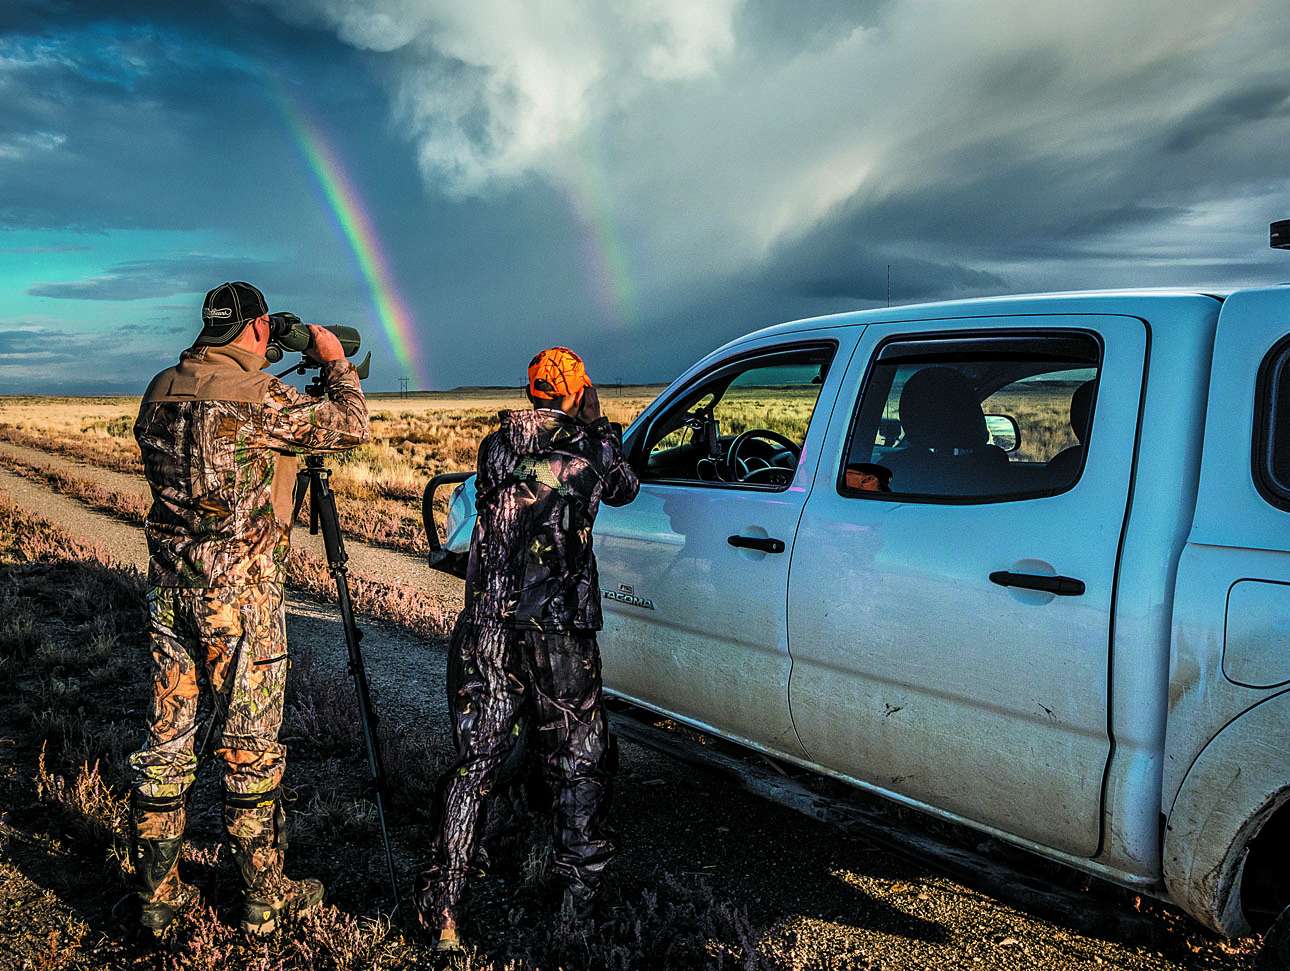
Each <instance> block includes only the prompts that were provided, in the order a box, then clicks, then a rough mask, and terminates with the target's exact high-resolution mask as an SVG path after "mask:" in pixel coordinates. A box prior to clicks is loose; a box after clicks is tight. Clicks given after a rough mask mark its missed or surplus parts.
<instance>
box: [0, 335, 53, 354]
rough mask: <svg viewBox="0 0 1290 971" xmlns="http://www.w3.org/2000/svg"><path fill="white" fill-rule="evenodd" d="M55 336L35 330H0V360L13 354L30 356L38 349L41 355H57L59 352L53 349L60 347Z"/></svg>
mask: <svg viewBox="0 0 1290 971" xmlns="http://www.w3.org/2000/svg"><path fill="white" fill-rule="evenodd" d="M57 336H58V335H51V334H50V333H49V332H47V331H42V330H39V329H36V328H18V329H16V330H0V358H5V357H9V356H10V355H15V354H31V353H33V352H34V350H35V349H40V352H41V353H42V354H58V353H60V352H58V351H57V350H55V349H56V348H58V347H59V346H60V344H61V341H60V340H58V339H56V338H57Z"/></svg>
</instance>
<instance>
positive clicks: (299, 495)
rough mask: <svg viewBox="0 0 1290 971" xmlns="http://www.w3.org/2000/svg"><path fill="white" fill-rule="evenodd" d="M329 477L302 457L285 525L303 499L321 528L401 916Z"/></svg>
mask: <svg viewBox="0 0 1290 971" xmlns="http://www.w3.org/2000/svg"><path fill="white" fill-rule="evenodd" d="M330 474H331V473H330V472H329V471H328V470H327V468H326V467H325V466H324V465H323V460H322V456H321V455H309V456H306V457H305V467H304V468H303V469H301V470H300V471H299V472H297V473H296V504H295V511H294V512H293V513H292V516H291V519H292V521H293V522H294V521H295V517H296V513H299V511H300V507H301V505H302V504H303V503H304V501H305V496H306V495H308V497H309V532H310V533H311V534H313V535H315V536H316V535H317V534H318V528H319V525H321V526H322V535H323V546H324V548H325V549H326V551H327V568H328V570H330V571H331V576H332V579H333V580H335V581H336V602H337V604H338V605H339V607H340V619H341V625H342V626H343V627H344V628H345V644H346V646H347V647H348V648H349V673H350V674H351V675H353V677H354V688H355V690H356V691H357V693H358V713H359V720H360V721H361V722H362V723H363V741H364V742H366V743H367V762H368V765H369V766H370V767H371V770H372V782H373V789H374V790H375V793H376V814H377V816H378V817H379V818H380V821H381V839H382V840H384V841H385V861H386V863H388V864H389V868H390V889H391V890H392V891H393V892H394V907H395V909H396V910H397V911H398V913H399V917H400V919H401V918H402V916H403V906H402V904H401V902H400V900H399V882H398V879H397V878H396V877H395V874H394V854H393V853H391V852H390V834H389V832H388V831H387V829H386V827H385V767H384V766H383V765H382V764H381V749H380V746H379V744H378V742H377V738H376V726H377V723H378V722H379V721H380V719H379V718H377V716H376V712H375V710H374V709H373V708H372V697H371V695H370V694H369V693H368V690H367V672H366V670H364V668H363V653H362V651H361V650H360V649H359V646H358V642H359V641H360V640H362V639H363V632H362V631H361V630H359V629H358V626H357V625H356V624H355V623H354V609H353V605H352V604H351V602H350V599H349V581H348V579H347V577H346V575H347V573H348V568H347V567H346V566H345V563H346V562H347V561H348V560H349V556H348V554H346V552H345V540H344V539H343V538H342V537H341V535H340V520H339V519H338V518H337V515H336V496H335V494H334V493H333V492H332V491H331V486H330V485H329V484H328V481H327V479H328V476H329V475H330Z"/></svg>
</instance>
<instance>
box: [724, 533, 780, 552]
mask: <svg viewBox="0 0 1290 971" xmlns="http://www.w3.org/2000/svg"><path fill="white" fill-rule="evenodd" d="M726 542H727V543H729V544H730V545H731V546H733V547H735V548H736V549H745V550H761V551H762V552H763V553H783V552H784V541H783V540H782V539H775V538H774V537H773V536H731V537H730V538H729V539H727V540H726Z"/></svg>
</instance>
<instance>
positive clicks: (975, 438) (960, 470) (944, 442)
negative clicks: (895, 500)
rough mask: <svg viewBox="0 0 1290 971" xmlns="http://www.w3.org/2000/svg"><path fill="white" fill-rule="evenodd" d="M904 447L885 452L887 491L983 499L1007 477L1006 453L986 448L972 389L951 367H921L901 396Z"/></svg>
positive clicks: (978, 405)
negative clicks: (890, 475)
mask: <svg viewBox="0 0 1290 971" xmlns="http://www.w3.org/2000/svg"><path fill="white" fill-rule="evenodd" d="M900 423H901V427H902V429H903V430H904V443H903V444H904V447H903V448H901V449H899V450H897V451H895V452H891V453H889V454H888V455H887V456H886V457H885V458H884V460H883V464H884V465H886V466H887V468H889V469H891V473H892V477H891V491H892V492H908V493H921V494H924V495H941V496H972V495H988V494H990V493H993V492H997V491H999V487H1000V483H1001V480H1002V478H1003V477H1004V476H1006V475H1007V471H1008V453H1006V452H1005V451H1004V450H1003V449H1001V448H999V447H998V446H997V445H991V444H990V433H989V431H988V430H987V429H986V424H985V414H984V413H983V412H982V411H981V403H980V401H979V400H978V399H977V393H976V389H975V388H974V387H973V386H972V383H971V382H970V381H969V380H968V379H967V378H966V377H965V376H964V375H963V374H962V372H960V371H956V370H955V369H954V368H951V367H941V366H936V367H926V368H923V369H922V370H921V371H917V372H915V373H914V374H913V375H911V376H910V378H909V380H908V381H907V382H905V387H904V388H903V389H902V390H901V393H900Z"/></svg>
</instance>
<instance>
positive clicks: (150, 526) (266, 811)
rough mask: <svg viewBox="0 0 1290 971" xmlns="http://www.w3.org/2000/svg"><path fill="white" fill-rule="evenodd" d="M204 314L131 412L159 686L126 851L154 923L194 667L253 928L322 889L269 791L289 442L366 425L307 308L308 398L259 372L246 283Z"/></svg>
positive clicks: (193, 704) (167, 889)
mask: <svg viewBox="0 0 1290 971" xmlns="http://www.w3.org/2000/svg"><path fill="white" fill-rule="evenodd" d="M202 321H203V327H202V330H201V333H199V334H198V335H197V338H196V340H195V341H194V343H193V346H192V347H191V348H189V349H188V350H186V351H184V352H183V353H182V354H181V355H180V357H179V363H178V364H177V365H176V366H174V367H171V368H168V369H166V370H165V371H162V372H161V373H160V374H158V375H157V376H156V377H155V378H153V379H152V383H151V384H150V385H149V386H148V390H147V391H146V392H145V393H144V396H143V403H142V405H141V407H140V409H139V417H138V420H137V421H136V422H135V426H134V435H135V438H136V440H137V441H138V443H139V448H140V450H141V452H142V454H143V467H144V474H145V476H146V477H147V480H148V484H149V486H151V488H152V497H153V503H152V508H151V509H150V510H149V512H148V517H147V521H146V523H145V527H144V529H145V533H146V534H147V539H148V553H149V559H148V613H149V627H150V639H151V649H152V665H151V678H152V699H151V704H150V707H149V713H148V737H147V741H146V742H145V743H144V746H143V748H142V749H140V750H139V751H137V752H135V753H133V754H132V755H131V756H130V760H129V761H130V767H131V769H132V770H133V778H132V782H131V787H132V792H131V811H130V826H131V860H132V862H133V864H134V868H135V872H136V873H137V875H138V877H139V880H140V883H141V885H142V889H141V890H140V892H139V896H140V899H141V900H142V904H143V908H142V915H141V921H142V924H143V926H144V927H146V928H148V929H150V930H152V931H153V932H154V933H156V934H161V932H162V931H164V930H165V928H166V926H167V925H168V924H169V923H170V921H171V920H172V919H173V918H174V916H175V914H176V913H177V912H178V910H179V909H180V908H181V907H183V906H184V905H185V904H187V903H188V902H189V901H190V900H192V899H195V897H196V896H197V892H196V890H195V889H194V888H193V887H191V886H189V885H188V884H186V883H184V882H183V881H182V880H181V879H180V878H179V874H178V867H177V864H178V860H179V851H180V849H181V848H182V845H183V835H184V824H185V815H184V797H185V794H186V793H187V791H188V789H189V787H190V786H191V785H192V783H193V780H194V777H195V775H196V771H197V757H196V754H195V752H194V742H195V738H196V735H197V732H198V725H197V708H198V700H199V693H200V691H201V689H202V685H203V683H204V684H206V685H208V686H209V690H210V691H211V692H212V695H213V703H214V704H215V706H216V708H217V709H218V710H219V711H220V712H221V713H222V714H223V716H224V719H223V728H222V732H221V734H220V735H219V736H218V737H217V738H216V744H215V749H216V751H217V752H218V753H219V755H220V756H221V757H222V759H223V762H224V780H223V781H224V823H225V827H226V828H227V830H228V834H229V843H230V848H231V851H232V855H233V859H234V861H235V862H236V864H237V868H238V871H239V873H240V875H241V878H242V883H243V898H242V902H243V908H242V915H241V928H242V930H243V931H245V932H246V933H248V934H255V935H264V934H269V933H272V932H273V930H274V929H275V928H276V927H277V926H278V924H279V923H280V921H281V920H282V919H283V918H285V917H289V916H294V915H295V914H298V913H300V912H302V911H304V910H307V909H309V908H311V907H314V906H316V905H317V904H318V903H319V902H320V901H321V900H322V897H323V886H322V884H321V883H319V882H318V881H317V880H292V879H288V878H287V877H286V876H285V875H284V874H283V849H284V847H285V835H284V833H283V832H282V825H283V823H284V821H285V814H284V813H283V811H282V809H281V807H280V806H279V804H278V786H279V784H280V783H281V781H282V774H283V769H284V767H285V762H286V750H285V748H284V747H283V746H282V745H281V743H279V741H278V731H279V728H280V726H281V724H282V705H283V689H284V687H285V685H286V677H287V643H286V625H285V610H284V607H283V592H282V585H283V581H284V579H285V569H284V564H285V559H286V555H287V550H288V547H289V544H290V534H291V513H292V490H293V487H294V486H295V484H296V453H297V452H301V451H307V452H332V451H338V450H343V449H349V448H353V447H354V446H356V445H360V444H362V443H363V442H365V441H367V440H368V439H369V438H370V436H371V431H370V428H369V425H368V417H367V405H366V403H365V401H364V399H363V392H362V390H361V389H360V388H359V379H358V374H357V372H356V370H355V368H354V365H353V364H351V363H350V362H349V361H347V360H345V354H344V351H343V349H342V347H341V344H340V342H339V341H338V340H337V339H336V337H335V335H333V334H332V333H330V332H329V331H327V330H326V329H324V328H322V327H319V326H316V325H312V324H311V325H308V329H309V333H310V335H311V337H312V343H311V344H310V345H309V347H308V348H307V349H305V350H304V354H305V355H306V357H308V358H309V359H310V361H312V362H316V364H317V365H318V366H319V367H320V369H321V380H322V385H323V389H324V393H325V398H315V397H313V396H311V395H309V394H305V393H303V392H300V391H297V390H296V389H295V388H293V387H291V386H290V385H287V384H284V383H283V382H282V381H280V380H278V379H277V378H276V377H274V376H273V375H271V374H266V373H263V372H262V370H261V369H262V368H264V367H265V365H266V364H267V363H268V360H267V356H266V352H268V349H269V343H270V339H271V337H272V330H271V328H272V321H270V319H269V309H268V305H267V304H266V303H265V299H264V295H263V294H262V293H261V292H260V291H259V290H257V289H256V288H255V287H253V286H251V285H250V284H248V283H242V282H237V283H224V284H221V285H220V286H218V287H216V288H215V289H214V290H212V291H210V293H208V294H207V295H206V300H205V304H204V306H203V308H202Z"/></svg>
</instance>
